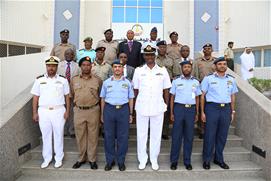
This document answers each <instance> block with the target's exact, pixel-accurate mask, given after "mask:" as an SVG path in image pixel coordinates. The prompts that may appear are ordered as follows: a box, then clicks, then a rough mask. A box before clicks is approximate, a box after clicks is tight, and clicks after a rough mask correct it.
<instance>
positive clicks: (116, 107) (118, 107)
mask: <svg viewBox="0 0 271 181" xmlns="http://www.w3.org/2000/svg"><path fill="white" fill-rule="evenodd" d="M106 104H107V105H109V106H112V107H114V108H115V109H121V108H122V107H124V106H126V105H127V103H126V104H122V105H112V104H109V103H106Z"/></svg>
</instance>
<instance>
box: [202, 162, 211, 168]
mask: <svg viewBox="0 0 271 181" xmlns="http://www.w3.org/2000/svg"><path fill="white" fill-rule="evenodd" d="M202 167H203V168H204V169H205V170H209V169H210V168H211V166H210V163H209V162H203V165H202Z"/></svg>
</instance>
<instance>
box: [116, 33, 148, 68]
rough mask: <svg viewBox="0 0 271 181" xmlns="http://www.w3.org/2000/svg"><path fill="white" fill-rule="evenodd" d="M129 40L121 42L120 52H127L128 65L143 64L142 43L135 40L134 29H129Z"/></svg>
mask: <svg viewBox="0 0 271 181" xmlns="http://www.w3.org/2000/svg"><path fill="white" fill-rule="evenodd" d="M126 36H127V40H125V41H123V42H121V43H120V44H119V53H126V55H127V56H128V61H127V65H130V66H132V67H134V68H136V67H139V66H140V65H142V64H143V58H142V57H141V46H142V45H141V43H140V42H138V41H135V40H134V36H135V33H134V32H133V31H132V30H128V31H127V35H126Z"/></svg>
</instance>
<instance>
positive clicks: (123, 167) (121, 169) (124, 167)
mask: <svg viewBox="0 0 271 181" xmlns="http://www.w3.org/2000/svg"><path fill="white" fill-rule="evenodd" d="M119 170H120V171H125V170H126V166H125V164H124V163H123V164H119Z"/></svg>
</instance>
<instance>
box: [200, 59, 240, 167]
mask: <svg viewBox="0 0 271 181" xmlns="http://www.w3.org/2000/svg"><path fill="white" fill-rule="evenodd" d="M214 64H215V69H216V72H214V73H212V74H209V75H208V76H206V77H205V78H204V79H203V81H202V82H201V90H202V96H201V110H202V112H201V113H202V115H201V119H202V121H203V122H206V127H205V135H204V145H203V168H204V169H210V168H211V167H210V161H211V159H212V156H213V150H214V149H215V155H214V163H215V164H217V165H218V166H220V167H221V168H223V169H229V166H228V165H227V164H226V163H225V162H224V159H223V150H224V147H225V144H226V141H227V136H228V130H229V127H230V124H231V121H232V120H233V119H234V114H235V110H234V106H235V93H237V92H238V89H237V86H236V82H235V80H234V78H233V77H232V76H231V75H229V74H226V70H227V61H226V60H225V59H224V57H220V58H218V59H216V60H215V61H214ZM205 99H206V100H205Z"/></svg>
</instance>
